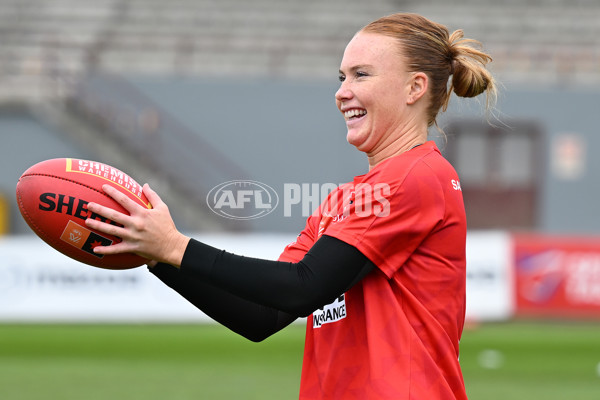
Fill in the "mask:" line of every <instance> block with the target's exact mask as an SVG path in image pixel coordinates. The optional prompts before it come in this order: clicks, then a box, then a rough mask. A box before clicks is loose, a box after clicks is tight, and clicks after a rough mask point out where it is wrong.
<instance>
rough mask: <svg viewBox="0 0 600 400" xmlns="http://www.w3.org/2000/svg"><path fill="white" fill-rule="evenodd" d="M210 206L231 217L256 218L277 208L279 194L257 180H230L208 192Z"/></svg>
mask: <svg viewBox="0 0 600 400" xmlns="http://www.w3.org/2000/svg"><path fill="white" fill-rule="evenodd" d="M206 203H207V204H208V207H209V208H210V209H211V210H212V212H214V213H215V214H217V215H220V216H221V217H225V218H229V219H242V220H244V219H256V218H260V217H264V216H265V215H267V214H270V213H271V212H273V210H275V208H276V207H277V204H278V203H279V196H277V193H276V192H275V190H273V188H272V187H270V186H269V185H265V184H264V183H261V182H257V181H229V182H225V183H221V184H219V185H217V186H215V187H214V188H212V189H211V190H210V192H208V195H207V196H206Z"/></svg>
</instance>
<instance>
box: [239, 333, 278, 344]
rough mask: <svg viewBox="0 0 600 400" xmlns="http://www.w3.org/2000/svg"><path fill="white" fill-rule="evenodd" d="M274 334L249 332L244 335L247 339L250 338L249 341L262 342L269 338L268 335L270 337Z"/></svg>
mask: <svg viewBox="0 0 600 400" xmlns="http://www.w3.org/2000/svg"><path fill="white" fill-rule="evenodd" d="M271 335H272V334H271V333H266V332H252V333H247V334H244V335H242V336H243V337H244V338H245V339H248V340H249V341H251V342H253V343H260V342H262V341H264V340H265V339H267V338H268V337H270V336H271Z"/></svg>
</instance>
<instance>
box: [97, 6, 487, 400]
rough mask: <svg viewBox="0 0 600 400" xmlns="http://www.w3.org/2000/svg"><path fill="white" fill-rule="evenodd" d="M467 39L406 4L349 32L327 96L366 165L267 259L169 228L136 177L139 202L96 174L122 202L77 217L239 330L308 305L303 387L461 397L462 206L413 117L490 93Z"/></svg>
mask: <svg viewBox="0 0 600 400" xmlns="http://www.w3.org/2000/svg"><path fill="white" fill-rule="evenodd" d="M472 43H473V41H471V40H467V39H463V38H462V32H461V31H456V32H454V33H453V34H452V35H451V36H449V35H448V31H447V29H446V28H445V27H444V26H442V25H439V24H436V23H433V22H431V21H429V20H427V19H425V18H423V17H421V16H418V15H414V14H394V15H390V16H387V17H383V18H381V19H379V20H376V21H374V22H372V23H371V24H369V25H367V26H366V27H364V28H363V29H361V30H360V31H359V32H358V33H357V34H356V35H355V36H354V37H353V38H352V40H351V41H350V42H349V44H348V46H347V47H346V50H345V52H344V56H343V59H342V63H341V66H340V71H339V73H340V75H339V76H340V81H341V85H340V88H339V90H338V91H337V93H336V95H335V98H336V103H337V106H338V108H339V110H340V112H341V113H342V114H343V116H344V118H345V120H346V125H347V128H348V132H347V140H348V142H349V143H350V144H352V145H354V146H355V147H356V148H357V149H358V150H360V151H362V152H364V153H365V154H366V155H367V157H368V161H369V171H368V172H367V173H366V174H365V175H361V176H357V177H355V178H354V180H353V182H350V183H348V184H345V185H341V186H340V187H339V189H338V190H337V191H334V192H333V193H332V194H331V195H330V196H329V197H328V199H327V200H326V201H325V202H324V203H323V205H322V206H321V207H320V208H319V209H317V210H316V211H315V213H314V214H313V215H312V216H311V217H309V218H308V220H307V223H306V227H305V229H304V230H303V231H302V232H301V234H300V235H299V236H298V238H297V240H296V241H295V242H294V243H292V244H290V245H289V246H287V247H286V249H285V250H284V251H283V253H282V255H281V256H280V258H279V261H267V260H259V259H252V258H245V257H240V256H237V255H233V254H230V253H227V252H225V251H221V250H218V249H215V248H212V247H210V246H208V245H206V244H203V243H200V242H198V241H196V240H194V239H190V238H188V237H186V236H184V235H182V234H181V233H179V232H178V231H177V229H176V227H175V226H174V224H173V221H172V219H171V217H170V215H169V211H168V208H167V206H166V205H165V204H164V203H163V202H162V201H161V200H160V198H159V197H158V195H157V194H156V193H155V192H153V191H152V190H151V189H150V188H149V187H148V186H147V185H145V186H144V193H145V194H146V196H147V197H148V199H149V200H150V202H151V203H152V205H153V206H154V208H153V209H151V210H146V209H142V208H141V207H138V206H136V205H135V204H132V202H131V201H129V200H128V199H127V198H126V197H125V196H123V195H120V194H119V193H118V192H117V191H116V190H114V189H112V188H110V187H106V188H105V191H106V193H107V194H109V195H111V196H112V197H114V198H115V199H116V200H117V201H119V202H120V203H121V204H122V205H123V206H124V207H125V208H126V209H127V210H128V211H129V212H130V214H131V215H130V216H127V215H124V214H119V213H117V212H115V211H112V210H110V209H106V208H104V207H101V206H100V205H98V204H92V203H90V204H89V205H88V208H89V210H90V211H93V212H95V213H97V214H101V215H104V216H106V217H108V218H109V219H111V220H113V221H116V222H119V223H120V224H122V225H123V227H122V228H121V227H115V226H112V225H107V224H103V223H101V222H99V221H96V220H91V219H90V220H88V221H87V224H88V226H89V227H91V228H94V229H98V230H101V231H103V232H106V233H109V234H114V235H117V236H120V237H122V238H123V242H121V243H119V244H116V245H112V246H108V247H101V248H97V249H96V251H97V252H98V253H101V254H114V253H120V252H135V253H138V254H140V255H142V256H144V257H146V258H148V259H151V260H153V261H152V262H151V263H150V264H149V265H150V267H151V268H150V270H151V271H152V273H154V274H155V275H156V276H157V277H158V278H160V279H161V280H162V281H164V282H165V283H166V284H167V285H169V286H170V287H172V288H173V289H175V290H176V291H177V292H179V293H180V294H181V295H182V296H184V297H185V298H187V299H188V300H189V301H190V302H192V303H193V304H194V305H196V306H197V307H198V308H200V309H201V310H203V311H204V312H205V313H206V314H208V315H209V316H211V317H212V318H214V319H215V320H216V321H218V322H220V323H222V324H223V325H225V326H227V327H228V328H230V329H232V330H233V331H235V332H238V333H239V334H241V335H243V336H245V337H247V338H249V339H250V340H254V341H260V340H262V339H264V338H266V337H268V336H269V335H271V334H273V333H275V332H277V331H279V330H280V329H282V328H284V327H285V326H287V325H288V324H290V323H291V322H292V321H294V320H295V319H296V318H298V317H301V316H308V325H307V331H306V343H305V350H304V361H303V367H302V377H301V385H300V398H301V399H361V400H364V399H464V398H466V393H465V388H464V382H463V378H462V374H461V370H460V365H459V363H458V353H459V351H458V350H459V349H458V344H459V340H460V337H461V333H462V328H463V323H464V312H465V240H466V219H465V214H464V206H463V201H462V193H461V191H460V183H459V178H458V176H457V174H456V172H455V171H454V169H453V168H452V167H451V166H450V164H449V163H447V162H446V160H444V158H443V157H442V156H441V154H440V152H439V151H438V149H437V148H436V145H435V144H434V143H433V142H431V141H427V132H428V128H429V127H430V126H432V125H434V124H436V116H437V113H438V111H439V110H440V109H442V110H445V109H446V107H447V104H448V100H449V97H450V94H451V91H452V90H453V91H454V92H455V93H456V94H457V95H459V96H463V97H473V96H476V95H478V94H480V93H483V92H484V91H487V94H488V98H490V96H493V95H494V93H495V86H494V80H493V78H492V76H491V75H490V74H489V72H487V70H486V69H485V65H486V64H487V63H488V62H489V61H490V60H491V58H490V57H489V56H488V55H486V54H485V53H482V52H480V51H478V50H476V49H475V48H473V47H471V46H470V45H471V44H472ZM450 77H452V79H451V81H450V85H448V81H449V78H450Z"/></svg>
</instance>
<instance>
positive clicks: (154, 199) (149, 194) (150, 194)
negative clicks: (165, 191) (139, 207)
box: [142, 183, 164, 208]
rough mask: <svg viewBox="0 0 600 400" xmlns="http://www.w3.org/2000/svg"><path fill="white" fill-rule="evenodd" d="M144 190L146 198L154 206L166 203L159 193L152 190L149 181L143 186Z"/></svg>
mask: <svg viewBox="0 0 600 400" xmlns="http://www.w3.org/2000/svg"><path fill="white" fill-rule="evenodd" d="M142 191H143V192H144V194H145V195H146V198H147V199H148V201H149V202H150V204H151V205H152V208H157V207H159V206H161V205H163V204H164V203H163V201H162V199H161V198H160V196H159V195H158V193H156V192H155V191H154V190H152V188H151V187H150V185H148V184H147V183H144V186H142Z"/></svg>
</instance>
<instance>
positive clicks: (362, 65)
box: [339, 64, 372, 74]
mask: <svg viewBox="0 0 600 400" xmlns="http://www.w3.org/2000/svg"><path fill="white" fill-rule="evenodd" d="M370 68H372V65H370V64H359V65H355V66H353V67H350V71H349V72H356V71H358V70H359V69H370ZM339 73H340V74H344V72H343V71H342V70H341V69H340V70H339Z"/></svg>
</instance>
